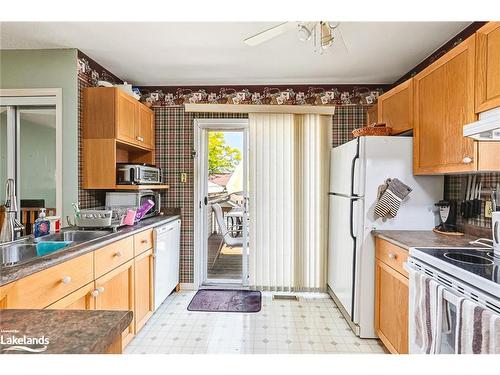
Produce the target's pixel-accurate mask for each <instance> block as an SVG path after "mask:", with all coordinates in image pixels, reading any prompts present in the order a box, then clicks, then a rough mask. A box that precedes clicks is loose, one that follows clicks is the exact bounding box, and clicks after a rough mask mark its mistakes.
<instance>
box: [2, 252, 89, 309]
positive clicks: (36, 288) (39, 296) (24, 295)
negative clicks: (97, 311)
mask: <svg viewBox="0 0 500 375" xmlns="http://www.w3.org/2000/svg"><path fill="white" fill-rule="evenodd" d="M92 280H94V270H93V253H88V254H85V255H82V256H80V257H78V258H75V259H72V260H69V261H67V262H64V263H61V264H58V265H56V266H54V267H50V268H48V269H46V270H43V271H40V272H37V273H35V274H33V275H30V276H27V277H25V278H22V279H20V280H18V281H15V282H13V283H11V284H7V285H5V286H3V287H2V288H1V293H0V294H1V295H2V296H3V298H2V307H3V308H8V309H41V308H45V307H47V306H49V305H50V304H52V303H53V302H55V301H57V300H59V299H61V298H63V297H65V296H67V295H68V294H70V293H72V292H74V291H75V290H77V289H79V288H81V287H83V286H84V285H86V284H88V283H90V282H92Z"/></svg>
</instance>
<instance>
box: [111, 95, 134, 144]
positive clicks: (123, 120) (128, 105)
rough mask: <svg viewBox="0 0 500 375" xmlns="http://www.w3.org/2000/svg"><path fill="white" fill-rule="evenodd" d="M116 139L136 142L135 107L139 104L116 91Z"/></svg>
mask: <svg viewBox="0 0 500 375" xmlns="http://www.w3.org/2000/svg"><path fill="white" fill-rule="evenodd" d="M115 95H116V99H115V100H116V138H117V139H119V140H121V141H125V142H130V143H137V142H136V136H135V134H136V128H137V122H138V120H137V107H138V105H139V103H138V102H137V100H135V99H134V98H133V97H131V96H129V95H127V94H125V93H124V92H123V91H122V90H119V89H116V91H115Z"/></svg>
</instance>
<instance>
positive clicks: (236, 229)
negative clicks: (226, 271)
mask: <svg viewBox="0 0 500 375" xmlns="http://www.w3.org/2000/svg"><path fill="white" fill-rule="evenodd" d="M212 210H214V214H215V220H216V221H217V225H218V226H219V229H220V231H221V234H222V240H221V243H220V245H219V248H218V250H217V255H216V256H215V259H214V261H213V263H212V266H211V267H210V268H212V267H213V266H214V265H215V262H216V261H217V258H218V257H219V255H220V252H221V251H222V246H223V245H224V244H225V245H226V246H228V247H243V236H233V235H234V234H239V233H242V225H241V224H235V225H232V226H231V227H229V228H228V227H227V225H226V221H225V220H224V215H223V214H222V208H221V206H220V204H218V203H214V204H212ZM247 246H248V238H247Z"/></svg>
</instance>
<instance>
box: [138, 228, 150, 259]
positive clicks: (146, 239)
mask: <svg viewBox="0 0 500 375" xmlns="http://www.w3.org/2000/svg"><path fill="white" fill-rule="evenodd" d="M134 242H135V255H139V254H141V253H143V252H144V251H146V250H149V249H151V248H152V247H153V230H152V229H148V230H145V231H143V232H140V233H137V234H136V235H135V236H134Z"/></svg>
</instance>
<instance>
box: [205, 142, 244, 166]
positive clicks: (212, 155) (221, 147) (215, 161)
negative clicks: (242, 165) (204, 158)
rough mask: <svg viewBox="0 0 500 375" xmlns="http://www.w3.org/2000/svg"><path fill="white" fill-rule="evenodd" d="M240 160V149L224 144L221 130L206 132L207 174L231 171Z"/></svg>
mask: <svg viewBox="0 0 500 375" xmlns="http://www.w3.org/2000/svg"><path fill="white" fill-rule="evenodd" d="M240 160H241V151H240V150H238V149H237V148H233V147H231V146H228V145H227V144H226V140H225V139H224V133H223V132H209V133H208V174H209V175H214V174H222V173H231V172H233V171H234V169H235V168H236V166H237V165H238V164H239V162H240Z"/></svg>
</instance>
